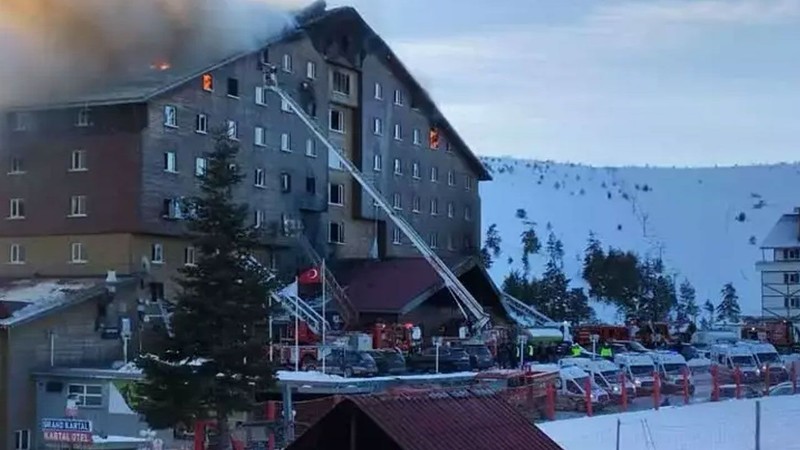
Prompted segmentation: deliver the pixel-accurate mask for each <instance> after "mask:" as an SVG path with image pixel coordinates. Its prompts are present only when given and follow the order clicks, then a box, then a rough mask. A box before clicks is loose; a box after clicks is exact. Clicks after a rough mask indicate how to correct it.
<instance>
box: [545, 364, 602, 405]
mask: <svg viewBox="0 0 800 450" xmlns="http://www.w3.org/2000/svg"><path fill="white" fill-rule="evenodd" d="M558 375H559V377H558V379H557V380H556V392H557V394H558V395H557V396H556V398H557V400H556V401H557V403H560V404H561V405H562V407H563V406H566V408H567V409H572V410H577V411H585V410H586V390H585V387H586V382H587V380H589V382H590V383H591V386H592V393H591V398H592V408H593V409H602V408H604V407H605V406H607V405H608V404H609V403H611V398H610V397H609V395H608V392H606V391H605V390H604V389H603V388H601V387H600V386H598V385H597V383H595V382H594V380H592V379H591V378H590V377H589V374H588V373H587V372H586V371H584V370H583V369H581V368H580V367H577V366H564V367H561V368H560V369H559V371H558Z"/></svg>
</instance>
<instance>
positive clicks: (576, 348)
mask: <svg viewBox="0 0 800 450" xmlns="http://www.w3.org/2000/svg"><path fill="white" fill-rule="evenodd" d="M570 353H571V354H572V357H574V358H578V357H580V356H581V353H583V349H582V348H581V346H580V345H578V344H572V348H571V349H570Z"/></svg>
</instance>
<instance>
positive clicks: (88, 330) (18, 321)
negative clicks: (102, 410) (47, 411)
mask: <svg viewBox="0 0 800 450" xmlns="http://www.w3.org/2000/svg"><path fill="white" fill-rule="evenodd" d="M137 284H138V283H137V282H136V281H135V280H134V279H133V278H120V279H119V280H118V281H117V282H116V283H114V285H113V289H110V286H109V284H108V283H107V282H106V280H104V279H102V278H63V279H59V278H47V279H42V278H33V279H15V280H9V279H6V280H0V436H2V439H0V450H12V449H13V450H30V449H33V448H37V446H36V442H37V438H36V429H37V413H36V401H35V399H36V392H37V391H36V384H35V383H34V380H33V378H32V374H33V373H34V372H38V371H42V370H48V369H52V368H56V367H81V366H91V365H98V364H103V363H107V364H109V365H110V364H111V362H113V361H120V360H123V359H124V355H125V350H124V348H125V346H126V345H127V346H128V348H129V353H130V356H131V358H133V357H134V356H135V354H136V350H134V349H138V337H139V333H138V324H139V320H138V315H137ZM128 329H129V330H130V331H131V334H130V338H125V339H123V335H127V333H124V332H123V331H127V330H128ZM64 406H65V404H62V405H61V408H62V411H61V415H60V416H61V417H63V415H64V411H63V408H64ZM78 408H79V409H83V408H91V405H88V404H85V403H80V402H79V403H78Z"/></svg>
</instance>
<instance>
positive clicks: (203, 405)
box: [138, 133, 275, 450]
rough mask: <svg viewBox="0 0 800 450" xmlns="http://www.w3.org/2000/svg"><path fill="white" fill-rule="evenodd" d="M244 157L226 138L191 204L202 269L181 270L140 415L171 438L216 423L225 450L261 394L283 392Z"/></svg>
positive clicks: (149, 365)
mask: <svg viewBox="0 0 800 450" xmlns="http://www.w3.org/2000/svg"><path fill="white" fill-rule="evenodd" d="M237 152H238V145H237V144H236V143H235V142H234V141H231V140H229V139H228V138H227V136H226V135H225V134H224V133H218V134H216V136H215V148H214V151H213V152H211V153H209V154H207V155H206V156H207V160H208V164H207V171H206V173H205V175H203V176H202V177H201V183H200V190H201V194H200V196H199V197H197V198H193V199H192V200H190V202H189V204H190V208H189V210H190V211H191V214H189V219H188V228H189V231H190V235H191V237H192V239H193V245H194V247H195V249H196V251H197V259H196V264H195V265H192V266H186V267H183V268H181V269H180V270H179V272H180V277H178V279H177V280H176V281H177V282H178V284H179V285H180V292H179V294H178V296H177V300H176V303H175V308H174V313H173V314H172V317H171V328H172V330H171V331H172V333H170V335H169V336H166V335H165V336H162V337H161V339H160V340H159V342H158V343H157V345H156V348H154V349H153V351H152V352H151V353H150V354H148V355H144V356H143V357H141V358H140V360H139V361H138V365H139V366H140V367H141V368H142V370H143V372H144V381H143V382H142V383H141V384H140V385H139V386H138V390H139V393H140V394H141V398H142V401H141V403H140V405H139V408H138V409H139V412H140V413H141V414H143V415H144V417H145V418H146V420H147V422H148V423H149V425H150V426H151V427H152V428H154V429H163V428H168V427H173V426H175V425H177V424H181V423H183V424H188V423H191V421H193V420H196V419H202V418H210V417H214V418H216V419H217V423H218V436H219V442H218V445H219V448H221V449H223V450H224V449H228V448H230V445H231V441H230V430H229V429H228V419H229V418H230V416H231V414H233V413H236V412H240V411H247V410H249V409H250V408H251V407H252V406H253V404H254V402H255V398H254V394H255V392H258V391H263V390H265V389H267V388H269V387H270V386H271V385H273V383H274V378H273V368H272V367H271V365H270V362H269V360H268V357H267V352H266V351H265V346H266V344H267V331H266V324H267V323H268V315H269V314H270V313H271V312H270V311H269V310H268V307H267V301H266V299H267V297H268V295H269V294H270V292H271V291H272V290H273V289H274V288H275V286H273V282H272V281H271V280H272V279H273V278H272V276H271V275H272V274H270V273H269V271H267V270H266V269H265V268H264V267H263V266H261V265H260V264H258V263H256V262H255V260H254V259H253V255H254V254H255V252H256V251H257V250H258V248H259V235H258V230H257V229H256V228H254V227H250V226H248V225H245V222H246V219H247V218H248V217H249V214H248V206H247V205H246V204H237V203H235V201H234V191H235V188H236V186H237V185H238V184H239V183H240V181H241V180H242V179H243V176H242V175H241V173H240V172H239V169H238V167H237V166H236V165H235V157H236V154H237Z"/></svg>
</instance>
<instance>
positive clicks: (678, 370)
mask: <svg viewBox="0 0 800 450" xmlns="http://www.w3.org/2000/svg"><path fill="white" fill-rule="evenodd" d="M650 357H651V358H653V362H654V363H655V365H656V368H657V369H658V375H659V377H660V378H661V389H662V391H663V392H664V393H667V394H669V393H680V392H683V373H684V371H686V372H687V374H688V375H687V378H688V379H687V381H688V382H689V395H694V379H693V377H692V374H691V371H690V370H689V366H688V365H687V364H686V358H684V357H683V355H681V354H680V353H678V352H673V351H670V350H657V351H654V352H650Z"/></svg>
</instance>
